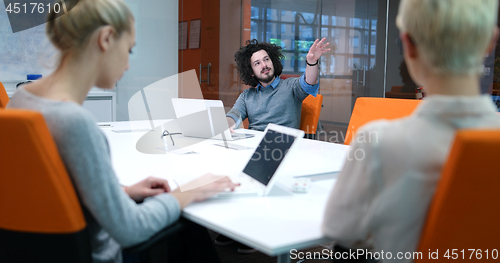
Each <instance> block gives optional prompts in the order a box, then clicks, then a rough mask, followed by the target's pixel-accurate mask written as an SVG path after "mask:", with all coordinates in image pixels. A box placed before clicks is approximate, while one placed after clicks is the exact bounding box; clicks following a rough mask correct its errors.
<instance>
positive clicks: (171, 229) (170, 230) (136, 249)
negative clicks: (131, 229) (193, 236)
mask: <svg viewBox="0 0 500 263" xmlns="http://www.w3.org/2000/svg"><path fill="white" fill-rule="evenodd" d="M190 223H191V222H190V221H188V220H184V219H182V218H181V219H179V220H178V221H177V222H175V223H173V224H172V225H170V226H167V227H165V228H164V229H162V230H161V231H160V232H158V233H156V234H155V235H154V236H152V237H151V238H150V239H148V240H146V241H144V242H142V243H140V244H137V245H135V246H131V247H128V248H124V249H123V251H124V252H126V253H128V254H137V253H141V252H144V251H146V250H148V249H149V248H151V247H152V246H153V245H156V244H157V243H158V242H160V241H163V240H165V239H167V238H170V237H171V236H174V235H175V234H177V233H179V232H180V231H181V230H183V229H185V228H186V227H187V226H188V224H190Z"/></svg>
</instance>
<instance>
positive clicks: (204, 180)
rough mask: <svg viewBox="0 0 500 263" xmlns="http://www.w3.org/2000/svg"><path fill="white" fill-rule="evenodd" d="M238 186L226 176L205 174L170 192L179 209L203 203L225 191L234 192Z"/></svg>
mask: <svg viewBox="0 0 500 263" xmlns="http://www.w3.org/2000/svg"><path fill="white" fill-rule="evenodd" d="M237 186H239V184H235V183H233V182H232V181H231V180H230V179H229V178H228V177H227V176H222V175H214V174H210V173H209V174H205V175H203V176H202V177H200V178H198V179H195V180H193V181H191V182H189V183H187V184H185V185H182V186H180V187H179V188H177V189H175V190H174V191H172V192H171V194H172V195H173V196H174V197H175V198H177V200H178V201H179V204H180V205H181V208H184V207H186V206H187V205H188V204H190V203H192V202H198V201H203V200H205V199H207V198H209V197H212V196H214V195H216V194H217V193H220V192H222V191H225V190H226V189H230V190H231V191H233V190H234V188H235V187H237Z"/></svg>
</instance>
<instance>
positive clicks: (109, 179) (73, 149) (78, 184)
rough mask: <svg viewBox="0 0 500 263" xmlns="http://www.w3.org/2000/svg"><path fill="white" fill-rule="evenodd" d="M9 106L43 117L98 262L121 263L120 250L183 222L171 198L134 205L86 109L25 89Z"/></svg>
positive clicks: (21, 89)
mask: <svg viewBox="0 0 500 263" xmlns="http://www.w3.org/2000/svg"><path fill="white" fill-rule="evenodd" d="M8 107H9V108H23V109H30V110H35V111H39V112H41V113H42V115H43V117H44V119H45V122H46V123H47V126H48V128H49V130H50V132H51V133H52V136H53V137H54V140H55V142H56V144H57V148H58V150H59V153H60V155H61V158H62V160H63V162H64V164H65V166H66V169H67V171H68V173H69V175H70V177H71V180H72V182H73V185H74V186H75V188H76V191H77V193H78V196H79V198H80V202H81V203H82V204H83V210H84V214H85V219H86V221H87V224H88V229H89V232H90V239H91V246H92V257H93V261H94V262H122V257H121V247H128V246H132V245H135V244H138V243H140V242H142V241H145V240H147V239H148V238H149V237H151V236H152V235H153V234H155V233H157V232H158V231H159V230H161V229H162V228H164V227H166V226H168V225H169V224H172V223H173V222H175V221H176V220H177V219H178V218H179V216H180V211H181V210H180V206H179V203H178V202H177V200H176V199H175V198H174V197H173V196H172V195H170V194H161V195H157V196H154V197H150V198H147V199H146V200H144V202H143V203H141V204H136V203H135V202H134V201H133V200H132V199H131V198H130V197H129V196H128V195H127V194H126V193H125V192H124V191H123V189H122V187H121V186H120V184H119V182H118V179H117V177H116V175H115V173H114V171H113V167H112V165H111V158H110V152H109V146H108V143H107V140H106V137H105V136H104V134H103V133H102V132H101V131H100V130H99V128H98V127H97V125H96V121H95V119H94V118H93V116H92V115H91V114H90V113H89V112H88V111H86V110H85V109H84V108H83V107H82V106H80V105H78V104H76V103H73V102H63V101H53V100H48V99H44V98H41V97H38V96H35V95H33V94H31V93H29V92H28V91H26V90H25V89H23V88H22V87H21V88H19V90H18V91H17V92H16V93H15V94H14V96H13V97H12V99H11V100H10V103H9V105H8ZM138 176H140V175H138Z"/></svg>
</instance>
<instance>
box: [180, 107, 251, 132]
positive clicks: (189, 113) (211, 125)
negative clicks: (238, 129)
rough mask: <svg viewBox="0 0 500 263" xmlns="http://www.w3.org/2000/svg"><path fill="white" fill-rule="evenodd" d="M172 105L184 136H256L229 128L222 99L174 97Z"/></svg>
mask: <svg viewBox="0 0 500 263" xmlns="http://www.w3.org/2000/svg"><path fill="white" fill-rule="evenodd" d="M172 105H173V107H174V111H175V116H176V117H177V122H178V123H179V128H180V130H181V133H182V136H186V137H198V138H206V139H218V140H226V141H233V140H240V139H245V138H250V137H253V136H254V134H249V133H232V132H231V131H230V130H229V126H228V123H227V120H226V112H225V110H224V104H223V103H222V101H221V100H201V99H181V98H172Z"/></svg>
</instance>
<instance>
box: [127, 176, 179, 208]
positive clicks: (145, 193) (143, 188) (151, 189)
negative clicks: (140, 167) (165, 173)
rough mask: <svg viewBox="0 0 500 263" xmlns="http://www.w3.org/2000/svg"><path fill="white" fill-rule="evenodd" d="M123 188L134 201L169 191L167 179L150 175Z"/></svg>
mask: <svg viewBox="0 0 500 263" xmlns="http://www.w3.org/2000/svg"><path fill="white" fill-rule="evenodd" d="M123 190H124V191H125V193H127V194H128V196H130V198H132V199H133V200H134V201H136V202H140V201H142V200H144V199H145V198H148V197H151V196H155V195H158V194H162V193H166V192H170V186H169V185H168V182H167V180H165V179H161V178H156V177H152V176H150V177H148V178H146V179H144V180H142V181H140V182H138V183H136V184H134V185H131V186H128V187H127V186H124V187H123Z"/></svg>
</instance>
